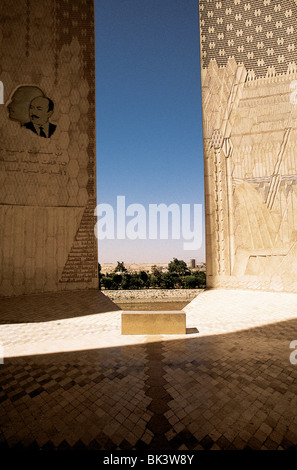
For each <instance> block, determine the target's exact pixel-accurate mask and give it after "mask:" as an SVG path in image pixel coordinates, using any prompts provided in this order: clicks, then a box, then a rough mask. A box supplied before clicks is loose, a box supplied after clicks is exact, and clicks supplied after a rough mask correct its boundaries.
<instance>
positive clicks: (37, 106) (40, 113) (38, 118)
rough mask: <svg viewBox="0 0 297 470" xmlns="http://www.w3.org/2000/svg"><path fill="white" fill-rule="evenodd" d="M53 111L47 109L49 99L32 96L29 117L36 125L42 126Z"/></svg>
mask: <svg viewBox="0 0 297 470" xmlns="http://www.w3.org/2000/svg"><path fill="white" fill-rule="evenodd" d="M52 113H53V111H49V100H48V99H47V98H45V97H43V96H39V97H37V98H34V100H32V101H31V103H30V109H29V114H30V119H31V121H32V122H33V124H35V125H36V126H43V125H44V124H45V123H47V122H48V120H49V118H50V117H51V115H52Z"/></svg>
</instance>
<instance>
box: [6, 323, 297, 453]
mask: <svg viewBox="0 0 297 470" xmlns="http://www.w3.org/2000/svg"><path fill="white" fill-rule="evenodd" d="M197 326H198V327H199V325H197ZM146 339H147V342H146V343H142V344H135V345H126V346H121V347H108V348H101V349H100V348H98V349H95V350H84V351H73V352H61V353H56V354H45V355H36V356H27V357H19V358H7V359H5V363H4V364H3V365H1V372H2V375H1V379H0V386H1V389H0V425H1V433H0V447H2V448H7V447H9V448H12V449H22V448H26V449H39V448H42V449H48V450H50V449H61V450H63V449H64V450H67V449H69V450H70V449H84V450H92V449H105V450H117V449H118V450H125V451H127V450H132V449H134V450H135V449H136V450H162V451H166V450H178V449H180V450H199V449H206V450H208V449H233V450H234V449H245V450H250V449H261V448H263V446H264V448H265V449H279V448H281V449H295V450H296V449H297V416H296V407H297V366H296V365H293V364H291V363H290V360H289V355H290V352H291V351H290V349H289V344H290V342H291V340H293V339H297V320H290V321H284V322H279V323H275V324H270V325H265V326H262V327H256V328H251V329H247V330H243V331H237V332H233V333H228V334H220V335H213V336H204V337H200V338H199V335H198V336H197V338H188V339H187V338H181V339H174V340H168V341H157V340H156V339H154V337H152V336H151V337H147V338H146Z"/></svg>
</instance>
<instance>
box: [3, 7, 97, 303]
mask: <svg viewBox="0 0 297 470" xmlns="http://www.w3.org/2000/svg"><path fill="white" fill-rule="evenodd" d="M0 23H1V30H0V80H1V81H2V83H3V87H4V103H5V104H2V105H0V202H1V207H0V246H1V251H0V257H1V259H0V295H2V296H10V295H18V294H24V293H32V292H46V291H58V290H65V289H87V288H96V287H97V285H98V280H97V241H96V238H95V236H94V225H95V219H94V208H95V206H96V181H95V174H96V173H95V56H94V4H93V0H71V1H68V0H51V1H48V0H38V1H37V0H1V3H0Z"/></svg>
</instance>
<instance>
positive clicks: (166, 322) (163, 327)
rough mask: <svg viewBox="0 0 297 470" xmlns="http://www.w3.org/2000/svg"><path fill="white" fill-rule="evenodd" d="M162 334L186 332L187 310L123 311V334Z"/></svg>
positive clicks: (182, 333)
mask: <svg viewBox="0 0 297 470" xmlns="http://www.w3.org/2000/svg"><path fill="white" fill-rule="evenodd" d="M161 334H163V335H179V334H181V335H184V334H186V314H185V312H183V311H180V310H168V311H167V310H166V311H158V312H156V311H140V312H139V311H124V312H122V335H161Z"/></svg>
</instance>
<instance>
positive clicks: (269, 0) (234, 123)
mask: <svg viewBox="0 0 297 470" xmlns="http://www.w3.org/2000/svg"><path fill="white" fill-rule="evenodd" d="M199 4H200V39H201V55H202V58H201V85H202V113H203V140H204V170H205V211H206V267H207V284H208V286H209V287H230V288H238V287H242V288H252V289H265V290H279V291H294V292H296V291H297V263H296V253H297V156H296V144H297V104H296V96H295V95H296V89H297V86H296V84H297V67H296V64H297V61H296V46H297V44H295V43H296V34H293V33H294V32H296V30H297V4H296V2H295V1H292V0H286V1H284V2H282V3H281V4H280V3H279V2H277V1H276V0H260V1H257V2H256V1H254V2H252V1H250V2H248V1H242V0H232V1H231V0H227V1H226V2H220V1H213V0H201V1H200V2H199ZM292 85H293V87H292ZM294 85H295V88H294ZM294 93H295V95H294ZM294 96H295V98H294Z"/></svg>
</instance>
